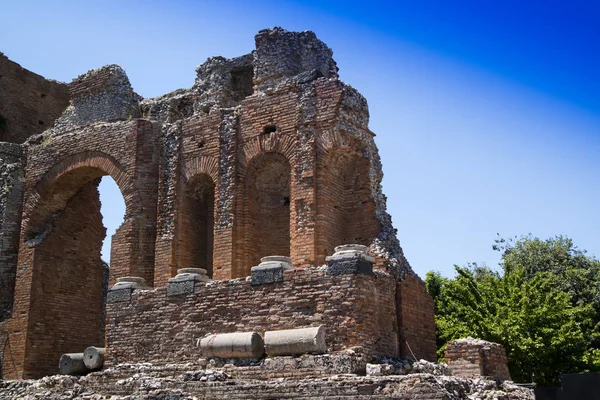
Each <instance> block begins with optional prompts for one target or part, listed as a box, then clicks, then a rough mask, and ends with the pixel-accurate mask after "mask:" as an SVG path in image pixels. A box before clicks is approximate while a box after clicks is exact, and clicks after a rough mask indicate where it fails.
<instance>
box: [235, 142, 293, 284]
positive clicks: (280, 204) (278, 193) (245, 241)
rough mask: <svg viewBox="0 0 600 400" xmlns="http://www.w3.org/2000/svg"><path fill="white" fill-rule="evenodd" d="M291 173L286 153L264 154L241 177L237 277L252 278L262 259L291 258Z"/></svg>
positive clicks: (259, 155)
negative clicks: (248, 276) (254, 269)
mask: <svg viewBox="0 0 600 400" xmlns="http://www.w3.org/2000/svg"><path fill="white" fill-rule="evenodd" d="M291 171H292V170H291V163H290V159H289V158H288V157H287V156H286V155H285V154H282V153H278V152H263V153H259V154H257V155H256V156H254V157H253V158H252V159H250V160H249V162H248V164H247V168H246V169H245V170H244V172H245V173H244V174H243V176H241V177H240V182H241V184H242V185H241V186H242V191H241V193H242V198H241V201H240V204H239V208H238V221H239V226H238V229H237V240H236V242H237V247H238V249H239V250H238V252H237V262H236V263H235V265H236V266H237V267H238V269H237V270H236V271H234V276H238V277H241V276H246V275H249V274H250V268H251V267H253V266H255V265H258V263H259V262H260V258H261V257H264V256H268V255H281V256H289V255H290V243H291V225H290V216H291V213H290V208H291V204H292V201H291V200H292V196H293V193H292V173H291Z"/></svg>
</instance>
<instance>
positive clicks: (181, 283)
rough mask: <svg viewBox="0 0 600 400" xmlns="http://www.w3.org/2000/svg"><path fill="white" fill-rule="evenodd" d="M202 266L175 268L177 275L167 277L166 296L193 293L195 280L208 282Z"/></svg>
mask: <svg viewBox="0 0 600 400" xmlns="http://www.w3.org/2000/svg"><path fill="white" fill-rule="evenodd" d="M206 274H207V271H206V270H205V269H204V268H181V269H178V270H177V276H175V277H174V278H171V279H169V282H168V284H167V296H169V297H170V296H180V295H183V294H191V293H194V290H195V287H196V283H197V282H208V281H210V280H211V279H210V278H209V277H208V275H206Z"/></svg>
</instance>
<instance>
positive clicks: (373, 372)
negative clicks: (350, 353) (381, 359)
mask: <svg viewBox="0 0 600 400" xmlns="http://www.w3.org/2000/svg"><path fill="white" fill-rule="evenodd" d="M366 370H367V376H385V375H392V373H393V372H394V366H393V365H390V364H367V368H366Z"/></svg>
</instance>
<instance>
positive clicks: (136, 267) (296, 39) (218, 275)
mask: <svg viewBox="0 0 600 400" xmlns="http://www.w3.org/2000/svg"><path fill="white" fill-rule="evenodd" d="M0 67H1V68H2V69H0V75H2V78H0V88H1V89H2V91H0V114H1V115H2V116H3V120H4V121H5V124H4V125H3V129H4V131H3V133H2V137H1V139H2V140H3V142H2V143H0V158H2V164H1V166H0V189H1V190H2V192H1V193H0V283H1V284H2V291H1V295H0V315H1V316H2V319H1V320H0V358H1V361H2V375H3V376H4V377H5V378H39V377H42V376H45V375H50V374H54V373H56V372H57V364H58V360H59V358H60V356H61V354H64V353H73V352H81V351H83V349H84V348H86V347H87V346H99V347H104V346H105V347H106V348H107V354H106V363H105V364H106V365H107V366H111V365H116V364H119V363H132V362H152V363H155V364H157V365H160V364H161V363H163V364H164V363H173V362H180V361H181V362H183V361H190V362H192V361H194V360H197V359H198V357H199V353H198V348H197V342H198V340H199V339H200V338H202V337H204V336H206V335H207V334H210V333H226V332H240V331H256V332H258V333H260V334H263V333H264V332H265V331H271V330H278V329H291V328H297V327H310V326H324V327H325V328H326V344H327V352H328V353H330V354H338V353H339V354H342V353H344V352H348V351H353V352H354V353H355V354H359V355H360V357H361V359H362V360H364V362H367V361H369V360H371V359H373V358H377V357H399V356H411V357H412V354H414V356H416V357H417V358H425V359H429V360H432V359H435V332H434V329H435V328H434V323H433V303H432V300H431V298H430V297H429V296H428V295H427V293H426V291H425V287H424V284H423V282H422V281H421V280H420V279H419V278H418V277H417V276H416V275H415V274H414V273H413V271H412V270H411V268H410V265H409V264H408V262H407V261H406V259H405V258H404V255H403V253H402V249H401V248H400V245H399V242H398V240H397V238H396V231H395V229H394V228H393V227H392V224H391V218H390V216H389V215H388V214H387V212H386V204H385V203H386V198H385V196H384V195H383V194H382V190H381V179H382V167H381V162H380V159H379V155H378V151H377V147H376V145H375V142H374V136H375V135H374V134H373V133H372V132H371V131H370V130H369V128H368V122H369V113H368V108H367V102H366V100H365V98H364V97H363V96H362V95H361V94H360V93H358V92H357V91H356V90H355V89H353V88H352V87H350V86H348V85H347V84H345V83H343V82H341V81H340V80H339V79H338V74H337V66H336V63H335V62H334V60H333V58H332V51H331V50H330V49H329V48H328V47H327V46H326V45H325V44H324V43H322V42H321V41H319V40H318V39H317V38H316V36H315V35H314V33H312V32H302V33H295V32H288V31H285V30H283V29H281V28H274V29H268V30H264V31H260V32H259V33H258V34H257V35H256V49H255V50H254V51H253V52H252V53H251V54H247V55H244V56H241V57H238V58H234V59H226V58H223V57H214V58H210V59H208V60H207V61H206V62H205V63H204V64H202V65H200V66H199V67H198V68H197V77H196V81H195V83H194V86H193V87H192V88H191V89H186V90H177V91H175V92H173V93H170V94H167V95H164V96H162V97H159V98H153V99H142V98H141V97H140V96H139V95H137V94H136V93H135V92H134V91H133V89H132V88H131V86H130V84H129V81H128V79H127V76H126V75H125V72H124V71H123V70H122V69H121V68H120V67H118V66H115V65H110V66H106V67H103V68H100V69H97V70H93V71H89V72H88V73H86V74H84V75H81V76H79V77H78V78H76V79H74V80H73V81H72V82H71V83H70V84H68V85H65V84H60V83H56V82H49V81H46V80H44V79H43V78H41V77H38V76H35V79H33V78H32V79H33V80H32V81H31V82H29V81H27V82H25V83H23V84H24V85H25V86H27V90H20V89H18V88H14V85H16V84H17V83H15V82H16V81H15V80H14V79H13V78H11V79H12V80H8V79H5V78H6V77H7V76H8V77H13V75H11V74H15V72H14V71H17V70H18V71H21V72H19V73H21V74H23V73H24V72H22V71H24V70H22V69H21V68H20V67H18V66H17V65H16V64H14V63H12V62H10V61H8V60H7V59H5V58H2V57H1V56H0ZM5 71H8V72H5ZM26 73H27V74H29V72H28V71H26ZM31 75H32V76H33V75H34V74H31ZM2 85H8V89H6V88H5V87H4V86H2ZM42 90H43V91H42ZM42 94H44V95H45V96H42ZM36 95H37V96H39V97H40V99H43V100H44V101H45V102H46V103H45V104H42V103H40V102H37V101H36V102H33V101H31V100H30V99H31V98H33V97H36ZM20 96H21V97H20ZM67 98H68V102H67ZM20 104H25V105H27V107H33V108H34V110H33V112H21V111H22V110H21V111H18V110H17V111H15V110H16V109H19V108H20V107H21V106H19V105H20ZM57 110H59V111H58V112H57ZM61 112H62V113H61ZM59 114H60V115H59ZM30 119H31V120H30ZM36 120H38V121H42V120H43V121H44V124H43V125H42V124H39V123H37V122H38V121H36ZM32 121H33V122H32ZM34 122H35V123H34ZM36 123H37V125H36ZM41 127H43V128H44V129H42V128H41ZM48 127H50V128H49V129H46V128H48ZM106 175H109V176H111V177H112V178H113V179H114V180H115V182H116V183H117V185H118V186H119V188H120V190H121V193H122V195H123V198H124V201H125V205H126V213H125V219H124V222H123V224H122V225H121V226H120V227H119V228H118V230H117V232H116V233H115V235H114V236H113V237H112V249H111V258H110V274H109V283H108V284H109V285H110V286H111V287H112V289H111V291H109V295H108V304H107V305H105V290H103V286H104V285H105V283H104V281H105V279H104V278H103V276H104V267H103V263H102V260H101V259H100V248H101V245H102V240H103V239H104V236H105V235H106V230H105V228H104V227H103V225H102V216H101V214H100V202H99V198H98V183H99V180H100V178H101V177H102V176H106ZM343 244H358V245H364V246H367V249H368V254H367V253H361V252H360V251H354V250H352V251H349V250H346V251H345V252H344V251H342V252H341V253H340V252H339V251H338V253H340V254H338V253H336V250H335V248H336V246H339V245H343ZM334 253H336V254H337V255H336V256H334V257H331V258H327V257H329V256H332V255H333V254H334ZM342 253H343V254H342ZM344 254H345V255H344ZM348 254H350V255H348ZM274 255H278V256H286V257H289V261H290V264H291V265H290V266H289V268H288V267H286V268H283V267H281V268H279V267H278V268H279V269H277V268H275V269H270V267H269V268H262V269H261V268H253V267H256V266H259V265H263V264H262V263H261V258H264V257H266V256H274ZM336 257H337V258H336ZM348 257H350V258H348ZM352 257H354V258H352ZM284 264H286V265H287V261H286V262H284ZM183 268H203V269H205V270H206V273H205V275H206V276H207V277H206V279H200V280H198V279H191V281H190V280H189V279H187V280H186V279H179V278H181V277H182V276H183V277H184V278H185V274H180V275H178V270H181V269H183ZM261 274H262V275H261ZM176 276H177V278H175V277H176ZM123 277H137V278H143V282H142V281H141V280H139V281H140V282H141V283H140V285H121V286H119V284H120V283H121V284H122V283H123V282H118V280H119V278H123ZM178 279H179V280H178ZM115 284H116V286H115ZM104 310H105V311H104ZM104 312H106V319H104V317H103V314H104Z"/></svg>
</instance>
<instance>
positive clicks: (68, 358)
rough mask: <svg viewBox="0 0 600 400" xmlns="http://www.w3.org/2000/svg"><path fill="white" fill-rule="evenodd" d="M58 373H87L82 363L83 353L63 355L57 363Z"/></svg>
mask: <svg viewBox="0 0 600 400" xmlns="http://www.w3.org/2000/svg"><path fill="white" fill-rule="evenodd" d="M58 372H59V373H60V374H61V375H83V374H85V373H87V372H89V370H88V368H87V367H86V366H85V363H84V362H83V353H69V354H63V355H62V356H61V357H60V360H59V362H58Z"/></svg>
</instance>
